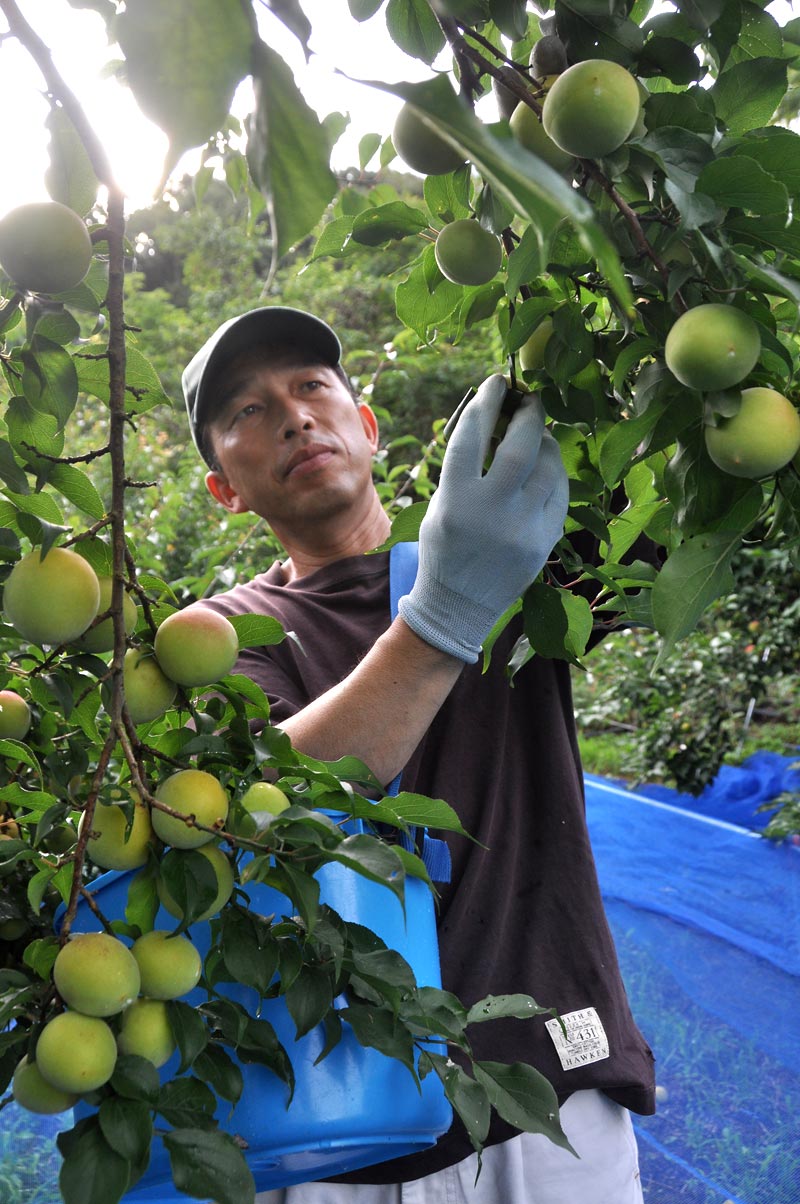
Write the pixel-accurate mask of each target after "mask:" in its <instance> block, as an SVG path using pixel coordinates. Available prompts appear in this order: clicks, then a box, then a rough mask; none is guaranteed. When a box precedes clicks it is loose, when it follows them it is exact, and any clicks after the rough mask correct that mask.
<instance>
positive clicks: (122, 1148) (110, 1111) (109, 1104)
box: [97, 1098, 153, 1163]
mask: <svg viewBox="0 0 800 1204" xmlns="http://www.w3.org/2000/svg"><path fill="white" fill-rule="evenodd" d="M97 1119H98V1120H99V1122H100V1131H101V1132H102V1134H103V1136H104V1137H105V1139H106V1141H107V1142H108V1144H109V1145H110V1146H111V1148H112V1150H114V1151H115V1152H116V1153H117V1154H119V1155H120V1157H121V1158H124V1159H125V1160H126V1161H127V1162H132V1163H141V1162H147V1161H148V1159H149V1154H150V1141H151V1139H152V1136H153V1121H152V1118H151V1116H150V1108H149V1107H148V1105H147V1104H146V1103H144V1102H143V1101H141V1100H133V1099H117V1098H111V1099H104V1100H103V1101H102V1103H101V1104H100V1109H99V1111H98V1113H97Z"/></svg>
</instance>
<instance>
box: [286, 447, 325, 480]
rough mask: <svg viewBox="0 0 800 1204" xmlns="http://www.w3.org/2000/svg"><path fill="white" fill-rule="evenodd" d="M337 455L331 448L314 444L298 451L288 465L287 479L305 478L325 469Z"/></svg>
mask: <svg viewBox="0 0 800 1204" xmlns="http://www.w3.org/2000/svg"><path fill="white" fill-rule="evenodd" d="M334 455H335V452H334V451H333V450H332V448H330V447H326V446H325V445H324V444H321V443H312V444H309V446H308V447H303V448H301V449H300V450H299V451H296V452H295V453H294V455H293V456H291V457H290V458H289V461H288V463H287V465H286V471H285V472H284V476H285V477H298V476H305V475H307V474H308V473H312V472H316V471H317V469H319V468H322V467H324V465H325V464H327V463H328V462H329V461H330V460H331V459H332V458H333V456H334Z"/></svg>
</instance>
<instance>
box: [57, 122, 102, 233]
mask: <svg viewBox="0 0 800 1204" xmlns="http://www.w3.org/2000/svg"><path fill="white" fill-rule="evenodd" d="M45 128H46V129H47V130H48V131H49V134H50V145H49V147H48V151H49V154H50V166H49V167H48V168H47V171H46V172H45V176H44V182H45V187H46V188H47V191H48V192H49V193H50V196H51V197H52V198H53V200H54V201H60V202H61V204H62V205H67V206H68V208H70V209H74V210H75V212H76V213H79V214H81V216H83V215H84V214H86V213H88V212H89V211H90V209H91V208H92V206H93V205H94V203H95V200H96V199H97V190H98V187H99V185H98V182H97V176H96V175H95V173H94V169H93V167H92V163H91V160H90V158H89V155H88V153H87V151H86V147H85V146H84V144H83V140H82V138H81V137H80V135H79V134H78V132H77V130H76V129H75V126H74V125H73V124H72V122H71V121H70V119H69V117H68V115H67V113H66V110H64V109H62V108H60V107H56V106H55V105H52V106H51V107H50V110H49V112H48V114H47V118H46V120H45Z"/></svg>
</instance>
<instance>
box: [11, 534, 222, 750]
mask: <svg viewBox="0 0 800 1204" xmlns="http://www.w3.org/2000/svg"><path fill="white" fill-rule="evenodd" d="M112 587H113V582H112V579H111V577H104V576H98V574H97V573H96V572H95V571H94V569H93V568H92V566H91V565H90V564H89V562H88V560H85V559H84V557H83V556H81V555H80V554H79V553H78V552H74V551H72V550H71V549H69V548H62V547H53V548H50V549H49V550H48V551H47V552H46V553H45V554H44V555H42V553H41V551H40V550H39V549H38V548H35V549H34V550H33V551H32V552H29V553H28V554H27V555H25V556H22V557H21V558H20V559H19V560H18V561H17V563H16V564H15V565H14V568H13V569H12V570H11V573H10V575H9V577H8V580H7V581H6V583H5V587H4V590H3V610H4V613H5V617H6V619H7V620H8V622H9V623H10V624H11V626H12V627H14V628H15V629H16V631H17V632H18V633H19V634H20V635H21V636H22V637H23V638H24V639H26V640H29V641H30V642H31V643H33V644H39V645H45V646H55V647H61V646H63V645H66V644H72V645H74V646H75V647H76V648H77V649H79V650H80V651H82V652H93V653H101V652H110V651H111V650H112V648H113V646H114V629H113V621H112V619H111V618H110V617H103V616H104V615H106V614H107V612H108V609H109V607H110V605H111V592H112ZM98 616H99V617H98ZM137 617H138V612H137V608H136V604H135V603H134V601H133V598H132V597H131V596H130V594H129V593H127V592H126V593H125V594H124V595H123V621H124V625H125V630H126V633H127V634H131V632H133V630H134V629H135V627H136V623H137ZM238 655H239V641H238V638H237V635H236V630H235V628H234V627H233V625H232V624H231V623H230V622H229V621H228V620H227V619H226V618H225V617H224V616H222V615H218V614H216V613H214V612H213V611H208V610H205V609H204V608H202V607H199V606H189V607H187V608H186V609H185V610H181V611H176V612H175V613H174V614H171V615H169V616H168V617H167V618H166V619H164V621H163V622H162V623H161V624H160V625H159V627H158V629H157V631H156V635H155V641H154V646H153V647H152V648H150V647H148V646H144V645H142V646H138V647H133V648H129V649H128V650H127V652H126V654H125V662H124V671H123V683H124V691H125V701H126V704H127V707H128V713H129V714H130V717H131V719H132V721H133V722H134V723H137V724H138V723H149V722H151V721H152V720H154V719H157V718H158V717H159V716H160V715H163V714H164V712H165V711H166V710H168V709H169V707H170V706H172V704H173V702H174V701H175V698H176V695H177V692H178V687H179V686H184V687H196V686H207V685H211V684H213V683H214V682H216V681H219V679H220V678H221V677H224V676H225V674H226V673H229V672H230V671H231V669H232V668H233V666H234V664H235V662H236V658H237V656H238ZM30 723H31V713H30V708H29V706H28V704H27V702H26V701H25V699H23V698H22V697H20V695H19V694H17V693H16V692H15V691H11V690H5V691H2V692H0V738H5V739H15V740H24V739H25V736H26V735H27V733H28V730H29V728H30Z"/></svg>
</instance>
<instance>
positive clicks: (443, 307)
mask: <svg viewBox="0 0 800 1204" xmlns="http://www.w3.org/2000/svg"><path fill="white" fill-rule="evenodd" d="M428 251H430V252H431V256H432V255H433V248H432V247H429V248H426V251H425V255H424V258H425V259H428V258H430V257H429V256H428ZM434 266H435V265H434ZM463 293H464V290H463V288H462V287H461V285H460V284H453V283H452V282H451V281H450V280H445V278H444V276H442V274H441V272H439V270H438V268H436V275H435V276H434V280H433V286H432V287H431V285H430V284H429V280H428V275H427V272H426V268H425V263H424V262H423V263H422V264H418V265H417V267H415V268H413V270H412V271H411V272H410V273H409V275H408V277H407V278H406V279H405V280H404V281H403V282H402V283H401V284H398V286H397V289H396V290H395V297H394V299H395V309H396V311H397V316H398V318H399V319H400V321H401V322H402V323H403V324H404V325H405V326H409V327H410V328H411V329H412V330H413V331H415V333H416V334H418V335H419V337H420V339H422V341H423V342H426V343H427V342H428V338H429V331H430V330H431V328H435V327H437V326H439V325H441V323H442V322H444V320H445V318H447V317H449V315H450V314H452V313H453V312H454V310H455V309H456V308H457V307H458V305H459V304H460V302H461V299H462V296H463ZM384 546H385V545H384Z"/></svg>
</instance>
